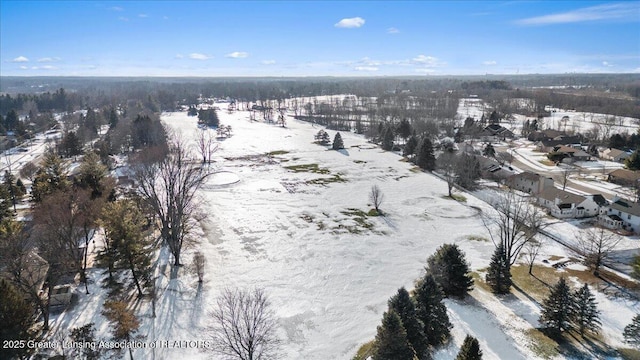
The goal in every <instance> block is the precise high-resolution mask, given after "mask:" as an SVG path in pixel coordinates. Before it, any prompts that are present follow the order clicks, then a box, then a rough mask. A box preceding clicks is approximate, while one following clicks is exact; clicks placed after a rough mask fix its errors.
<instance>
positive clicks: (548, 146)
mask: <svg viewBox="0 0 640 360" xmlns="http://www.w3.org/2000/svg"><path fill="white" fill-rule="evenodd" d="M571 144H580V137H579V136H568V135H561V136H558V137H555V138H552V139H543V140H539V141H537V142H536V143H535V145H536V150H538V151H541V152H549V151H552V150H553V148H554V147H556V146H558V145H571Z"/></svg>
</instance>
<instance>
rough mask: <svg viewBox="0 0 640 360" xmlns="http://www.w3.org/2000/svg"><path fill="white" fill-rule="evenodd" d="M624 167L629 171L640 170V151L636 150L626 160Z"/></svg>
mask: <svg viewBox="0 0 640 360" xmlns="http://www.w3.org/2000/svg"><path fill="white" fill-rule="evenodd" d="M624 165H625V166H626V167H627V169H629V170H640V150H636V151H634V152H633V154H631V156H629V157H628V158H626V159H625V161H624Z"/></svg>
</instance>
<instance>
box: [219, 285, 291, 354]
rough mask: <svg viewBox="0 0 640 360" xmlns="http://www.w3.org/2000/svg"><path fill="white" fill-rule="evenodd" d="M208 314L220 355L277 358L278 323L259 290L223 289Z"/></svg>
mask: <svg viewBox="0 0 640 360" xmlns="http://www.w3.org/2000/svg"><path fill="white" fill-rule="evenodd" d="M211 315H212V316H213V320H214V335H213V336H214V344H215V346H216V347H215V350H216V351H218V352H219V353H221V354H223V355H225V356H226V357H227V358H231V359H240V360H264V359H274V358H277V355H278V354H277V353H278V350H279V348H280V343H281V342H280V339H278V337H277V334H276V326H277V322H276V320H275V315H274V313H273V311H272V310H271V309H270V303H269V301H268V299H267V296H266V295H265V293H264V291H263V290H262V289H254V290H250V291H249V290H239V289H236V290H230V289H226V290H224V292H223V293H222V296H221V297H220V298H219V299H218V307H217V309H215V310H214V311H213V313H212V314H211Z"/></svg>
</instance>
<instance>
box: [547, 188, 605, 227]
mask: <svg viewBox="0 0 640 360" xmlns="http://www.w3.org/2000/svg"><path fill="white" fill-rule="evenodd" d="M603 199H604V198H603V197H602V196H601V195H587V196H582V195H577V194H574V193H570V192H568V191H564V190H560V189H558V188H555V187H550V188H546V189H544V190H542V192H540V193H539V194H538V204H540V205H541V206H542V207H544V208H546V209H547V211H548V212H549V214H550V215H551V216H553V217H556V218H558V219H579V218H586V217H592V216H597V215H598V214H599V213H600V207H601V205H600V204H599V203H602V200H603Z"/></svg>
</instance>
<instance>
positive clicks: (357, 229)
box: [338, 208, 373, 234]
mask: <svg viewBox="0 0 640 360" xmlns="http://www.w3.org/2000/svg"><path fill="white" fill-rule="evenodd" d="M340 213H341V214H343V215H347V216H351V217H352V219H353V221H355V222H356V224H358V225H356V226H353V225H344V224H339V225H338V229H346V230H347V231H349V232H350V233H352V234H360V233H361V232H362V229H367V230H371V229H373V224H372V223H370V222H369V221H367V217H368V216H369V215H368V213H366V212H364V211H362V210H360V209H354V208H349V209H347V210H344V211H341V212H340Z"/></svg>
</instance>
